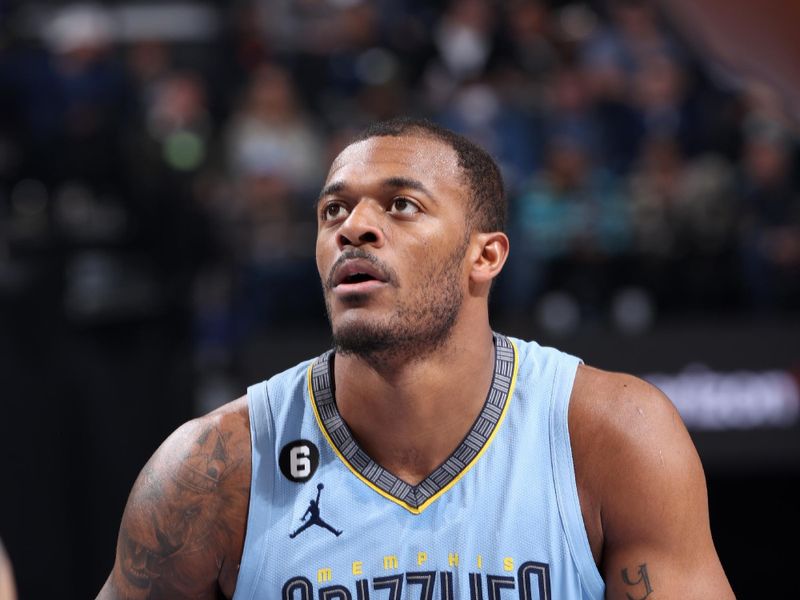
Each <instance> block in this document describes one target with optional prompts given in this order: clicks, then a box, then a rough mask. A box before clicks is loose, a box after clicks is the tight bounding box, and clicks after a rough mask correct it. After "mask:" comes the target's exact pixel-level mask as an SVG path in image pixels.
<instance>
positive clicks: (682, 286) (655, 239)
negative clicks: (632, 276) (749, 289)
mask: <svg viewBox="0 0 800 600" xmlns="http://www.w3.org/2000/svg"><path fill="white" fill-rule="evenodd" d="M734 183H735V182H734V172H733V168H732V167H731V166H730V165H729V164H728V163H727V162H726V161H725V160H724V159H723V158H721V157H719V156H717V155H714V154H706V155H703V156H700V157H696V158H693V159H687V158H686V157H685V156H684V155H683V153H682V150H681V147H680V145H679V144H678V143H677V142H676V141H675V139H674V138H673V137H661V136H658V135H654V136H653V137H650V138H648V139H647V140H646V141H645V143H644V147H643V151H642V157H641V159H640V161H639V163H638V164H637V166H636V169H635V170H634V171H633V173H632V174H631V176H630V196H631V202H632V210H633V223H634V231H635V248H636V251H637V254H638V255H639V260H640V265H641V266H640V277H641V282H642V283H644V284H646V286H647V287H648V288H649V289H650V291H651V292H652V294H653V296H654V297H656V298H658V299H659V302H660V304H661V305H662V307H664V306H670V307H675V306H678V307H684V308H685V307H689V306H697V305H705V306H707V305H709V304H712V303H714V304H716V305H731V304H733V303H735V300H736V299H735V297H734V296H733V293H732V288H733V287H734V286H733V282H732V279H733V277H732V270H731V268H730V257H731V251H732V246H733V233H734V223H735V217H736V206H735V200H734V199H735V196H734Z"/></svg>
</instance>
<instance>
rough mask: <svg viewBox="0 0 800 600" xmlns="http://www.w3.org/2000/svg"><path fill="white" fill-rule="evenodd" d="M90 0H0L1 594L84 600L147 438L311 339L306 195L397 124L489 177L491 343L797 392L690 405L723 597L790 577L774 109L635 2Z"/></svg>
mask: <svg viewBox="0 0 800 600" xmlns="http://www.w3.org/2000/svg"><path fill="white" fill-rule="evenodd" d="M99 7H100V9H104V10H100V11H99V12H98V11H97V10H94V11H88V12H87V11H86V10H84V9H80V10H77V9H76V6H75V5H73V4H70V3H66V2H62V3H59V2H52V3H46V2H38V3H28V2H26V3H24V4H23V3H21V2H20V3H14V2H12V3H8V2H5V3H0V390H2V391H0V402H2V412H0V450H2V454H3V456H4V457H5V459H6V460H4V461H3V464H4V465H5V466H6V469H5V476H4V477H3V478H2V480H0V481H2V484H0V537H2V539H3V541H4V543H5V545H6V547H7V549H8V551H9V554H10V556H11V559H12V562H13V564H14V568H15V572H16V576H17V580H18V587H19V592H20V597H21V598H25V599H27V598H53V597H59V598H87V597H94V595H95V594H96V593H97V591H98V590H99V588H100V586H101V585H102V582H103V581H104V579H105V577H106V576H107V574H108V572H109V570H110V568H111V565H112V563H113V557H114V544H115V536H116V530H117V527H118V525H119V520H120V517H121V513H122V510H123V507H124V503H125V499H126V497H127V494H128V491H129V489H130V486H131V484H132V483H133V480H134V479H135V477H136V474H137V473H138V471H139V469H140V468H141V467H142V465H143V464H144V463H145V461H146V460H147V458H148V457H149V456H150V455H151V454H152V452H153V451H154V450H155V448H156V447H157V446H158V444H159V443H160V442H161V441H162V440H163V439H164V437H166V436H167V435H168V434H169V433H170V432H171V431H172V430H173V429H174V428H175V427H176V426H177V425H179V424H180V423H182V422H183V421H185V420H187V419H189V418H191V417H193V416H196V415H198V414H202V413H204V412H206V411H208V410H210V409H212V408H214V407H215V406H218V405H219V404H220V403H222V402H225V401H228V400H231V399H233V398H235V397H238V396H240V395H242V394H243V393H244V391H245V389H246V386H247V385H248V384H249V383H253V382H255V381H258V380H260V379H264V378H266V377H268V376H270V375H271V374H273V373H275V372H276V371H278V370H280V369H283V368H285V367H288V366H290V365H293V364H295V363H296V362H297V361H299V360H302V359H305V358H308V357H310V356H313V355H315V354H318V353H320V352H322V351H323V350H324V349H326V348H327V346H328V344H329V337H328V330H327V323H326V320H325V316H324V309H323V306H322V302H321V294H320V292H319V283H318V281H317V275H316V272H315V267H314V263H313V239H314V233H315V231H314V227H315V226H314V215H313V209H312V204H313V201H314V197H315V194H316V193H317V191H318V189H319V186H320V184H321V181H322V179H323V178H324V172H325V169H326V167H327V164H328V162H329V161H330V159H331V158H332V157H333V156H335V154H336V153H337V151H338V150H339V149H340V148H341V147H342V145H343V143H345V141H346V140H347V139H348V138H349V137H350V136H351V135H352V134H353V133H354V132H355V131H357V130H358V129H359V128H360V127H362V126H363V125H365V124H366V123H369V122H371V121H373V120H375V119H378V118H383V117H388V116H393V115H396V114H414V115H420V116H427V117H430V118H432V119H435V120H436V121H438V122H440V123H442V124H444V125H446V126H448V127H451V128H454V129H456V130H457V131H460V132H462V133H464V134H466V135H468V136H470V137H472V138H473V139H475V140H476V141H478V142H479V143H481V144H483V145H484V146H486V147H487V148H488V149H490V150H491V152H492V153H493V154H494V155H495V156H496V157H497V158H498V160H499V162H500V164H501V166H502V168H503V171H504V176H505V178H506V182H507V186H508V191H509V201H510V213H511V214H510V216H511V218H510V224H509V235H510V237H511V240H512V260H511V261H510V263H509V264H508V266H507V268H506V271H505V272H504V274H503V275H502V276H501V280H500V281H499V282H498V285H497V287H496V290H495V293H494V296H493V298H492V315H493V323H494V325H495V327H496V329H498V330H500V331H502V332H504V333H507V334H510V335H514V336H516V337H521V338H525V339H535V340H537V341H540V342H541V343H545V344H549V345H556V346H558V347H560V348H561V349H563V350H566V351H569V352H572V353H574V354H577V355H578V356H581V357H582V358H583V359H584V360H585V361H586V362H588V363H590V364H593V365H596V366H599V367H602V368H606V369H612V370H624V371H628V372H632V373H634V374H637V375H640V376H644V377H647V378H650V377H654V376H659V374H660V375H661V376H667V377H677V376H680V375H681V374H686V373H688V374H692V373H697V372H698V371H697V370H698V369H704V371H703V372H708V373H709V374H711V375H713V376H714V377H717V378H721V379H720V381H722V383H724V381H730V379H725V378H730V377H742V378H747V377H750V378H759V377H767V376H769V377H771V376H772V375H775V376H777V377H780V378H782V379H781V380H782V381H784V380H785V381H788V382H792V381H794V382H795V383H792V384H791V385H790V387H791V386H794V387H792V388H791V389H794V396H792V395H791V394H789V396H788V398H789V400H786V399H785V398H784V400H785V401H786V402H787V404H786V406H787V407H788V408H787V409H786V410H784V412H783V413H781V415H782V416H781V418H780V419H777V418H772V420H770V418H767V417H769V416H770V415H772V416H773V417H774V413H770V412H769V411H770V410H771V409H770V407H771V406H774V403H773V404H770V402H773V400H774V399H773V398H772V397H768V396H761V395H754V396H753V398H751V399H746V400H747V403H746V407H745V409H741V407H740V408H736V407H735V406H734V403H733V399H732V397H731V401H730V406H727V408H728V409H730V410H728V412H724V411H723V412H724V414H726V415H728V416H727V417H719V418H715V419H711V420H710V421H707V422H700V421H697V420H694V419H693V418H692V417H691V415H692V414H694V413H692V412H691V410H690V411H689V412H687V413H686V414H684V418H685V419H686V420H687V424H688V426H689V428H690V431H691V433H692V435H693V438H694V439H695V442H696V444H697V446H698V450H699V452H700V455H701V458H702V459H703V463H704V466H705V468H706V475H707V478H708V490H709V505H710V513H711V525H712V529H713V533H714V538H715V541H716V544H717V548H718V551H719V554H720V557H721V559H722V563H723V566H724V567H725V569H726V572H727V574H728V576H729V578H730V580H731V583H732V585H733V587H734V591H735V592H736V593H737V596H738V597H740V598H751V597H752V598H760V597H772V596H776V597H777V596H781V597H782V596H786V595H787V594H789V593H791V591H793V589H794V586H793V585H792V584H791V580H790V577H789V574H791V573H792V568H793V567H794V562H795V561H794V559H795V558H796V553H794V554H793V553H792V552H790V551H787V550H786V548H787V547H790V544H791V543H792V541H793V540H796V539H797V537H798V535H799V534H800V531H799V529H800V525H799V524H800V518H798V509H797V507H798V506H800V493H798V491H797V488H798V486H797V483H798V474H800V426H798V418H797V413H798V411H800V401H798V400H797V398H798V392H797V390H798V384H797V383H796V382H797V381H798V373H800V343H798V340H800V310H799V309H800V293H799V291H800V196H798V190H799V189H800V187H798V181H797V175H796V173H797V172H798V169H797V168H796V167H797V164H798V152H797V143H796V137H795V134H793V132H792V129H791V128H790V127H789V126H788V125H787V123H786V121H785V119H784V118H783V116H782V115H781V114H780V113H779V112H778V111H777V110H776V108H775V107H776V104H777V103H776V102H775V101H774V98H772V97H771V96H770V93H769V92H768V91H766V90H764V89H762V88H760V87H758V86H754V87H753V86H751V87H745V88H742V87H736V86H733V85H732V84H730V82H728V81H727V80H726V79H724V78H721V77H720V76H719V74H718V73H717V71H716V70H715V69H713V68H709V66H708V64H707V63H705V62H703V61H702V60H700V59H699V58H698V55H697V54H696V52H695V51H693V49H692V47H691V46H690V45H687V44H686V43H684V40H682V39H681V36H680V35H678V34H677V33H676V32H675V31H674V30H672V29H671V28H670V26H669V23H667V22H665V21H664V20H663V19H662V18H661V16H660V15H659V14H658V12H657V11H654V10H652V8H651V7H650V6H649V5H648V4H647V3H644V2H637V1H630V0H628V1H620V2H591V3H588V4H583V5H577V4H572V3H568V2H535V1H519V2H511V1H509V2H491V1H488V0H469V1H462V2H455V3H448V2H444V1H442V2H433V3H431V2H421V1H415V0H405V1H397V2H388V1H382V2H375V3H369V4H367V3H362V2H357V1H356V2H351V3H348V2H340V3H336V2H327V1H325V0H304V1H297V2H292V3H287V4H285V5H284V4H282V3H279V2H267V1H264V2H254V1H250V2H244V1H240V2H230V3H188V4H186V5H183V9H181V10H184V12H177V13H176V12H174V11H175V10H177V9H180V8H181V7H180V6H177V5H173V4H169V3H159V4H146V3H137V2H131V3H121V2H108V3H104V4H102V5H99ZM187 7H188V8H187ZM96 8H97V7H96ZM187 10H188V12H186V11H187ZM169 11H173V12H169ZM742 380H743V381H744V379H742ZM715 381H717V380H715ZM722 383H720V385H722ZM712 387H713V386H712ZM712 395H713V397H714V399H715V401H716V402H718V403H720V402H721V403H722V407H723V408H726V405H725V402H726V395H725V393H723V392H714V394H712ZM673 399H674V400H675V401H676V404H678V405H679V406H681V402H686V401H691V402H704V401H706V400H707V398H705V399H704V398H701V397H698V398H695V397H694V396H692V397H691V398H689V400H685V399H684V398H678V397H673ZM793 403H794V404H793ZM715 406H718V405H715ZM737 406H738V405H737ZM792 407H794V408H793V411H794V412H792ZM690 408H691V407H690ZM718 408H719V406H718ZM737 411H739V412H737ZM731 415H732V416H731ZM765 415H766V416H765Z"/></svg>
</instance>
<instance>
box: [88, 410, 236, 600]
mask: <svg viewBox="0 0 800 600" xmlns="http://www.w3.org/2000/svg"><path fill="white" fill-rule="evenodd" d="M248 414H249V413H248V406H247V400H246V398H239V399H238V400H235V401H233V402H231V403H229V404H226V405H224V406H222V407H220V408H218V409H217V410H215V411H213V412H211V413H209V414H207V415H204V416H202V417H198V418H196V419H192V420H191V421H188V422H186V423H184V424H183V425H181V426H180V427H179V428H178V429H176V430H175V432H173V433H172V435H170V436H169V437H168V438H167V439H166V440H165V441H164V443H163V444H161V446H160V447H159V448H158V450H157V451H156V452H155V454H154V455H153V456H152V458H151V459H150V460H149V461H148V463H147V464H146V465H145V467H144V469H143V470H142V472H141V473H140V475H139V477H138V478H137V480H136V483H135V484H134V486H133V490H132V491H131V494H130V497H129V498H128V503H127V505H126V507H125V513H124V515H123V518H122V525H121V527H120V533H119V541H118V545H117V561H116V563H115V566H114V570H113V571H112V574H111V577H110V578H109V580H108V581H107V582H106V586H105V587H104V589H103V591H102V592H101V595H100V597H101V598H121V597H125V598H145V597H147V598H150V597H159V598H162V597H164V598H167V597H168V598H184V597H192V598H194V597H211V596H210V595H209V594H210V593H211V592H212V590H214V589H222V590H223V592H224V593H225V594H226V595H228V596H230V595H231V594H232V592H233V588H234V586H235V581H236V574H237V565H238V562H239V560H240V558H241V555H242V548H243V544H244V532H245V526H246V520H247V506H248V501H249V494H250V468H251V460H250V434H249V416H248ZM140 555H141V556H147V567H146V568H144V567H142V568H139V567H138V566H137V565H138V560H139V558H138V557H139V556H140ZM151 562H152V565H151ZM179 574H180V575H179Z"/></svg>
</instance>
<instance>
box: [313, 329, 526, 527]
mask: <svg viewBox="0 0 800 600" xmlns="http://www.w3.org/2000/svg"><path fill="white" fill-rule="evenodd" d="M508 341H509V343H510V344H511V347H512V348H513V350H514V369H513V372H512V375H511V384H510V385H509V387H508V395H507V396H506V401H505V403H504V406H503V410H502V412H501V413H500V416H499V418H498V419H497V423H496V424H495V426H494V429H493V430H492V433H491V435H490V436H489V438H488V439H487V440H486V442H485V443H484V444H483V446H482V447H481V449H480V450H479V451H478V453H477V454H476V455H475V456H474V457H473V458H472V460H471V461H470V462H469V463H467V465H466V466H464V468H463V469H461V472H460V473H459V474H458V475H456V476H455V477H454V478H453V479H452V480H451V481H450V482H448V483H447V485H445V486H444V487H442V489H440V490H439V491H437V492H436V493H435V494H433V495H432V496H431V497H430V498H428V499H427V500H426V501H425V502H423V503H422V504H420V505H419V506H418V507H415V506H412V505H410V504H408V503H407V502H405V501H403V500H401V499H400V498H396V497H395V496H393V495H391V494H389V493H388V492H385V491H384V490H382V489H381V488H379V487H378V486H376V485H375V484H374V483H372V482H371V481H370V480H369V479H367V478H366V477H364V476H363V475H362V474H361V473H359V472H358V470H357V469H355V468H354V467H353V466H352V465H351V464H350V462H349V461H348V460H347V459H346V458H345V457H344V455H343V454H342V453H341V452H340V451H339V448H337V446H336V444H335V443H334V442H333V440H332V439H331V437H330V435H328V430H327V429H326V428H325V425H324V423H323V422H322V418H321V417H320V415H319V411H318V410H317V402H316V398H315V396H314V387H313V385H312V377H311V371H312V368H313V367H314V362H312V363H311V364H310V365H309V366H308V375H307V380H308V397H309V401H310V402H311V409H312V410H313V411H314V417H315V418H316V420H317V425H318V426H319V429H320V431H322V435H323V436H325V439H326V440H327V441H328V445H329V446H330V447H331V449H333V452H334V453H335V454H336V456H338V457H339V460H341V461H342V463H344V465H345V466H346V467H347V468H348V469H349V470H350V471H351V472H352V473H353V475H355V476H356V477H358V478H359V479H360V480H361V481H363V482H364V483H365V484H367V485H368V486H369V487H370V488H372V489H373V490H375V491H376V492H378V493H379V494H380V495H381V496H383V497H384V498H386V499H387V500H391V501H392V502H394V503H395V504H397V505H399V506H402V507H403V508H405V509H406V510H407V511H409V512H410V513H413V514H415V515H418V514H420V513H421V512H422V511H423V510H425V509H426V508H428V507H429V506H430V505H431V504H432V503H433V502H434V501H435V500H438V499H439V497H441V495H442V494H444V493H445V492H446V491H447V490H449V489H450V488H452V487H453V486H454V485H455V484H456V483H457V482H458V481H459V480H460V479H461V478H462V477H463V476H464V475H465V474H466V473H467V472H468V471H469V470H470V469H471V468H472V467H473V466H475V463H477V462H478V460H479V459H480V458H481V456H483V453H484V452H486V449H487V448H488V447H489V445H490V444H491V443H492V442H493V441H494V438H495V436H496V435H497V432H498V431H499V430H500V427H501V425H502V424H503V421H504V420H505V417H506V413H507V412H508V407H509V405H510V404H511V398H512V397H513V395H514V388H515V387H516V383H517V372H518V370H519V351H518V349H517V345H516V344H515V343H514V342H513V340H510V339H509V340H508ZM331 377H332V375H331Z"/></svg>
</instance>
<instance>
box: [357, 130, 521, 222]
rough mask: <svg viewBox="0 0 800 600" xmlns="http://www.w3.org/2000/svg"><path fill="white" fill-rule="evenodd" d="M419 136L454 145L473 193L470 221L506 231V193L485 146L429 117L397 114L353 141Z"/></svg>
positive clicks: (469, 212)
mask: <svg viewBox="0 0 800 600" xmlns="http://www.w3.org/2000/svg"><path fill="white" fill-rule="evenodd" d="M405 135H419V136H422V137H431V138H434V139H437V140H439V141H441V142H444V143H445V144H447V145H448V146H450V147H451V148H452V149H453V150H454V151H455V153H456V156H457V158H458V166H459V167H461V170H462V171H463V173H464V177H465V178H466V182H465V183H466V184H467V185H468V187H469V188H470V191H471V192H472V194H471V198H470V205H469V207H468V208H469V209H470V210H469V211H468V212H467V223H468V224H470V225H471V226H472V227H474V228H475V229H477V230H478V231H482V232H488V231H504V229H505V224H506V212H507V207H506V204H507V203H506V193H505V189H504V186H503V176H502V175H501V174H500V168H499V167H498V166H497V163H496V162H495V161H494V159H493V158H492V157H491V155H490V154H489V153H488V152H486V150H484V149H483V148H481V147H480V146H478V145H477V144H475V143H474V142H472V141H470V140H468V139H467V138H466V137H464V136H463V135H459V134H457V133H455V132H453V131H450V130H449V129H445V128H444V127H441V126H439V125H437V124H436V123H433V122H432V121H429V120H427V119H418V118H414V117H395V118H393V119H388V120H385V121H378V122H377V123H373V124H372V125H370V126H369V127H367V128H366V129H364V130H363V131H362V132H361V133H359V134H358V135H356V137H355V138H353V140H352V141H351V144H355V143H356V142H361V141H363V140H367V139H370V138H374V137H401V136H405Z"/></svg>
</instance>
